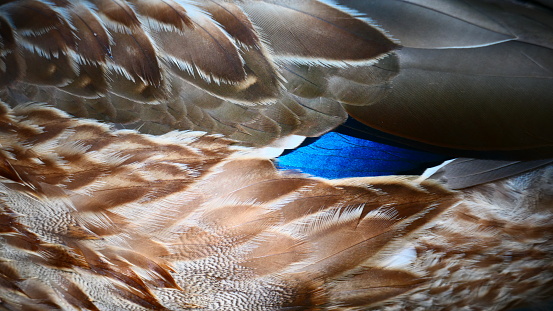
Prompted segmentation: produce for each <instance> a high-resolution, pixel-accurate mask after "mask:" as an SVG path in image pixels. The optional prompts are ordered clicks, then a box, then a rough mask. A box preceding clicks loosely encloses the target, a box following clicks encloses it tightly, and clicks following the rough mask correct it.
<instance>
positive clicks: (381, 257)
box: [0, 105, 553, 310]
mask: <svg viewBox="0 0 553 311" xmlns="http://www.w3.org/2000/svg"><path fill="white" fill-rule="evenodd" d="M1 111H2V113H1V114H0V120H2V122H3V123H1V124H3V127H4V128H6V129H11V131H5V132H7V133H10V134H9V135H2V136H0V144H1V145H2V151H3V153H2V154H1V156H2V159H3V161H5V162H8V163H10V166H9V167H11V168H12V170H15V171H16V172H17V174H19V175H22V173H23V172H24V173H25V175H26V176H27V177H28V179H29V180H30V181H32V182H33V183H36V185H39V186H40V188H38V187H35V188H32V187H27V188H24V189H23V188H13V187H10V185H13V184H14V183H15V184H21V181H22V179H17V178H14V177H13V176H15V175H14V174H13V172H12V174H11V175H10V174H5V176H3V177H2V179H1V182H0V187H1V191H0V193H2V196H1V197H0V239H2V240H3V241H4V243H3V244H2V245H3V247H2V248H0V297H1V299H2V304H3V307H4V306H6V308H8V309H13V308H19V307H21V306H27V305H33V306H35V308H37V310H41V309H43V310H44V309H48V308H51V307H52V306H58V307H59V308H62V309H69V308H72V307H80V308H88V309H92V310H94V309H98V310H119V309H129V308H138V309H140V308H144V309H175V310H179V309H186V308H205V309H214V308H216V306H219V307H220V306H225V307H227V306H228V307H229V308H238V309H241V310H251V309H255V308H259V307H261V308H264V309H279V308H290V309H303V310H308V309H313V310H317V309H338V310H340V309H341V310H347V309H349V308H364V309H366V308H382V307H383V306H393V307H395V308H403V309H414V308H417V307H419V308H430V307H441V306H446V305H447V306H448V307H449V308H450V309H452V310H456V309H457V310H460V309H462V308H463V307H465V306H467V305H474V306H477V307H481V308H488V307H496V308H504V307H505V308H506V306H508V305H510V304H516V303H518V302H520V301H522V300H524V299H528V298H530V297H532V299H533V298H534V297H536V295H538V294H539V293H543V292H545V291H546V290H547V288H548V286H549V285H548V284H549V283H548V282H549V280H550V279H551V278H552V277H553V273H551V272H550V271H551V266H550V263H549V260H546V258H548V257H549V256H551V254H553V248H552V247H551V246H550V243H548V241H550V238H551V233H550V232H552V230H553V222H552V219H553V218H552V217H551V204H552V203H553V200H551V199H550V198H551V197H552V196H551V195H552V194H553V193H552V190H551V189H552V187H551V180H552V179H551V174H552V169H551V167H544V168H542V169H538V170H534V171H532V172H530V173H527V174H526V175H523V176H520V177H515V178H512V179H505V180H502V181H499V182H495V183H486V184H484V185H482V186H479V187H472V188H471V189H468V190H464V191H463V192H451V191H449V190H447V189H445V188H444V187H442V186H441V185H439V184H437V183H435V182H432V181H424V182H420V181H416V180H414V179H413V178H407V177H379V178H356V179H346V180H336V181H325V180H322V179H314V178H309V177H305V176H302V175H299V174H296V173H291V172H280V171H277V170H276V169H275V168H274V166H273V164H272V163H271V161H270V160H268V159H266V158H264V157H260V156H259V155H256V154H255V152H259V150H256V149H248V148H243V147H239V146H233V144H234V142H233V141H230V140H228V139H224V138H220V137H217V136H210V135H205V134H200V133H197V132H189V133H169V134H165V135H162V136H158V137H154V136H148V135H144V134H138V133H136V132H131V131H117V130H114V129H112V128H109V127H107V126H105V125H102V124H100V123H97V122H95V121H87V120H79V119H74V118H72V117H70V116H68V115H66V114H64V113H62V112H61V111H59V110H56V109H54V108H48V107H44V106H41V105H28V106H22V107H18V108H17V109H14V110H12V109H9V108H7V107H4V108H3V109H2V110H1ZM19 129H21V131H19ZM30 129H33V130H34V131H38V134H35V135H30ZM48 131H51V132H48ZM8 151H9V153H8ZM46 158H48V159H49V161H45V159H46ZM39 159H40V160H39ZM92 171H94V172H100V173H99V174H96V175H93V177H91V178H90V179H88V180H86V181H85V182H76V181H74V180H75V179H76V178H81V176H82V175H81V174H85V173H84V172H92ZM102 172H106V173H102ZM108 172H109V173H108ZM84 176H87V175H86V174H85V175H84ZM513 213H514V214H513ZM544 259H545V260H544ZM513 264H515V265H516V266H512V265H513ZM509 267H516V268H513V269H510V268H509ZM29 280H33V281H29ZM31 283H32V284H31ZM244 291H245V292H247V297H248V299H242V297H243V296H242V295H243V293H244ZM506 291H507V292H508V293H509V294H507V295H505V292H506ZM453 293H457V294H455V295H454V294H453Z"/></svg>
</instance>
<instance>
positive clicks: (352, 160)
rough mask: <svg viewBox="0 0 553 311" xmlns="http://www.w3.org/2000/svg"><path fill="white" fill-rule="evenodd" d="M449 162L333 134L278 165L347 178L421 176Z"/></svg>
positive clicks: (326, 175)
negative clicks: (438, 165)
mask: <svg viewBox="0 0 553 311" xmlns="http://www.w3.org/2000/svg"><path fill="white" fill-rule="evenodd" d="M447 159H448V157H446V156H444V155H439V154H434V153H429V152H424V151H418V150H411V149H404V148H399V147H395V146H389V145H385V144H381V143H377V142H373V141H369V140H364V139H360V138H355V137H351V136H347V135H344V134H341V133H335V132H331V133H327V134H325V135H323V136H321V137H320V138H319V139H317V140H316V141H315V142H313V143H311V144H309V145H307V146H303V147H300V148H298V149H296V150H294V151H291V152H290V153H288V154H286V155H283V156H281V157H280V158H279V159H278V161H277V165H278V167H279V168H280V169H293V170H300V171H302V172H304V173H308V174H311V175H314V176H318V177H324V178H345V177H362V176H383V175H398V174H399V175H403V174H420V173H422V172H423V171H424V170H425V169H426V168H427V167H430V166H434V165H437V164H439V163H440V162H442V161H444V160H447Z"/></svg>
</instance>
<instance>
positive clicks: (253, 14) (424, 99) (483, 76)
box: [0, 0, 553, 160]
mask: <svg viewBox="0 0 553 311" xmlns="http://www.w3.org/2000/svg"><path fill="white" fill-rule="evenodd" d="M342 2H343V3H344V4H346V5H348V6H350V7H353V8H356V9H358V10H359V11H360V12H362V14H363V15H366V16H367V18H365V17H364V16H360V15H361V13H356V12H355V11H351V10H348V9H347V8H346V7H345V6H338V5H336V4H333V3H332V2H330V1H325V2H322V1H316V0H302V1H285V0H278V1H268V0H267V1H261V0H245V1H242V0H241V1H238V0H236V1H230V0H194V1H176V0H164V1H161V0H155V1H145V0H140V1H138V0H136V1H123V0H101V1H100V0H95V1H85V0H80V1H66V0H60V1H55V2H53V3H50V2H46V1H39V0H19V1H9V2H6V3H4V4H2V6H1V7H0V25H3V27H2V32H0V37H1V38H2V42H3V44H2V47H1V51H2V53H1V56H0V57H1V59H2V62H3V63H4V65H3V66H2V67H0V70H1V71H2V73H3V74H2V77H1V79H0V86H3V87H7V88H5V89H4V91H3V92H2V94H1V97H2V98H3V100H4V101H6V102H8V103H10V104H12V105H15V104H17V103H22V102H23V103H24V102H27V101H43V102H48V103H50V104H52V105H55V106H56V107H58V108H60V109H62V110H65V111H67V112H69V113H71V114H73V115H75V116H78V117H92V118H97V119H100V120H104V121H109V122H115V123H121V124H123V125H124V126H125V127H126V128H131V127H132V128H135V129H140V131H142V132H144V133H149V134H161V133H166V132H168V131H171V130H174V129H180V130H190V129H192V130H202V131H207V132H210V133H220V134H224V135H225V136H227V137H230V138H232V139H236V140H239V141H243V142H247V143H248V144H253V145H255V146H264V145H267V144H271V143H273V144H281V145H282V144H283V141H286V138H289V137H291V136H292V137H294V135H299V136H318V135H320V134H322V133H324V132H326V131H329V130H331V129H333V128H335V127H336V126H337V125H339V124H341V123H342V122H343V121H344V120H345V118H346V116H347V114H348V113H349V114H350V115H351V116H353V117H355V118H356V119H358V120H359V121H361V122H363V123H364V124H367V125H368V126H370V127H371V128H374V129H376V130H378V131H381V132H382V133H380V134H382V135H384V136H386V135H385V134H391V135H393V138H391V139H392V140H395V141H399V142H400V143H404V144H408V145H414V146H416V147H419V148H427V149H431V150H441V151H444V150H445V151H447V152H449V153H453V154H454V155H458V154H459V152H461V151H463V152H465V153H467V154H465V156H470V157H474V156H475V155H478V156H486V157H495V158H497V157H500V158H504V159H509V160H512V159H521V158H523V159H536V158H540V159H543V158H548V157H549V158H550V157H553V143H552V141H551V139H550V137H551V134H552V133H553V128H552V127H551V122H549V121H550V116H552V115H553V109H552V108H551V107H552V105H550V98H552V97H553V93H552V92H553V88H551V87H549V86H550V81H551V79H552V75H551V72H553V64H552V63H551V59H553V50H552V48H553V45H552V44H551V42H552V39H553V38H552V36H551V33H553V17H552V16H553V13H552V12H551V9H547V8H544V7H538V6H537V5H530V4H520V3H515V2H514V1H509V0H505V1H504V0H485V1H480V0H468V1H454V0H453V1H452V0H441V1H435V2H431V3H426V4H425V3H424V1H422V2H421V1H414V0H391V1H388V0H375V1H356V0H353V1H346V0H343V1H342ZM347 12H350V13H351V14H349V13H347ZM29 16H33V18H28V17H29ZM396 16H401V18H396ZM377 25H381V26H382V27H381V28H380V27H377ZM497 103H501V104H497ZM346 111H347V113H346ZM465 120H471V121H470V122H465ZM386 138H387V139H388V138H389V137H386ZM294 141H297V140H294ZM286 142H287V141H286ZM288 146H291V144H288Z"/></svg>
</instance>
